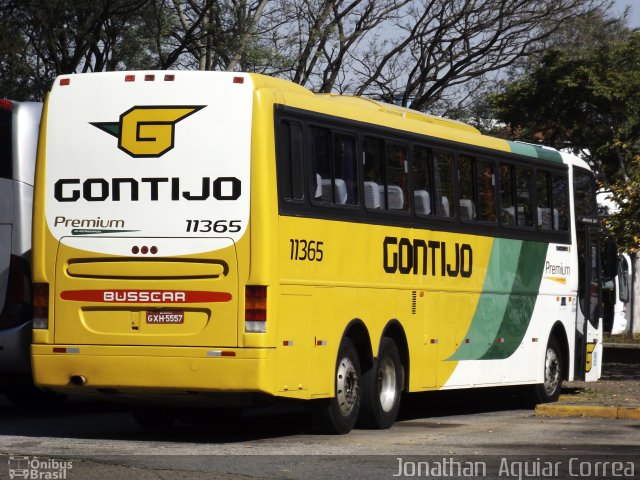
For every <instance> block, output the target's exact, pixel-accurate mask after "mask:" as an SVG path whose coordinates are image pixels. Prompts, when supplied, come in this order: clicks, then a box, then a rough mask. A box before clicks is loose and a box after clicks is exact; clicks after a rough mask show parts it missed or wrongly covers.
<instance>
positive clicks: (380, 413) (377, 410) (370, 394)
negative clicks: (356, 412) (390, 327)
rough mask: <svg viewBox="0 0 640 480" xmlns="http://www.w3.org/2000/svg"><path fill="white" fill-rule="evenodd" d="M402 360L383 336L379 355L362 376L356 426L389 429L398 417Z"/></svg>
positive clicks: (393, 344) (395, 347)
mask: <svg viewBox="0 0 640 480" xmlns="http://www.w3.org/2000/svg"><path fill="white" fill-rule="evenodd" d="M402 371H403V370H402V361H401V360H400V352H399V351H398V347H397V346H396V344H395V342H394V341H393V340H391V339H390V338H389V337H383V338H382V342H380V350H379V354H378V358H377V359H376V361H375V362H374V364H373V366H372V367H371V368H370V369H369V371H367V372H365V373H364V374H363V376H362V408H361V410H360V418H359V419H358V425H359V426H362V427H365V428H376V429H386V428H391V426H392V425H393V423H394V422H395V421H396V417H397V416H398V410H399V409H400V397H401V395H402V384H403V374H402Z"/></svg>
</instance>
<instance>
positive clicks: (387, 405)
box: [378, 357, 397, 412]
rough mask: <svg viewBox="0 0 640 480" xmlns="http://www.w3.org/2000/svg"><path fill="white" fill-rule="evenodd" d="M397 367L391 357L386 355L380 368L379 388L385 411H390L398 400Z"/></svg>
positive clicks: (381, 402) (381, 404) (381, 403)
mask: <svg viewBox="0 0 640 480" xmlns="http://www.w3.org/2000/svg"><path fill="white" fill-rule="evenodd" d="M396 382H397V379H396V369H395V368H394V365H393V362H392V361H391V359H390V358H389V357H384V358H383V360H382V362H381V363H380V367H379V368H378V389H379V391H380V406H381V407H382V410H383V411H384V412H389V411H390V410H391V409H392V408H393V405H394V404H395V402H396V394H397V393H396Z"/></svg>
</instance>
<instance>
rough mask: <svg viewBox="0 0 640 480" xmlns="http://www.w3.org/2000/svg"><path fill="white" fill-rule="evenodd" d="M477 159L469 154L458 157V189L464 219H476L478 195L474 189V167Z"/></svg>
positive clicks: (461, 214)
mask: <svg viewBox="0 0 640 480" xmlns="http://www.w3.org/2000/svg"><path fill="white" fill-rule="evenodd" d="M474 163H475V159H474V158H473V157H470V156H469V155H460V157H459V158H458V191H459V193H460V198H459V200H458V204H459V206H460V218H461V219H462V220H476V200H475V198H476V195H475V191H474V183H475V182H474V181H473V177H474V175H473V167H474Z"/></svg>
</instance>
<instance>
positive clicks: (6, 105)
mask: <svg viewBox="0 0 640 480" xmlns="http://www.w3.org/2000/svg"><path fill="white" fill-rule="evenodd" d="M0 108H1V109H3V110H8V111H12V110H13V103H11V102H10V101H9V100H4V99H2V100H0Z"/></svg>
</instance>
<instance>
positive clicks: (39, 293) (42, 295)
mask: <svg viewBox="0 0 640 480" xmlns="http://www.w3.org/2000/svg"><path fill="white" fill-rule="evenodd" d="M33 328H38V329H46V328H49V284H48V283H35V284H34V285H33Z"/></svg>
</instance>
